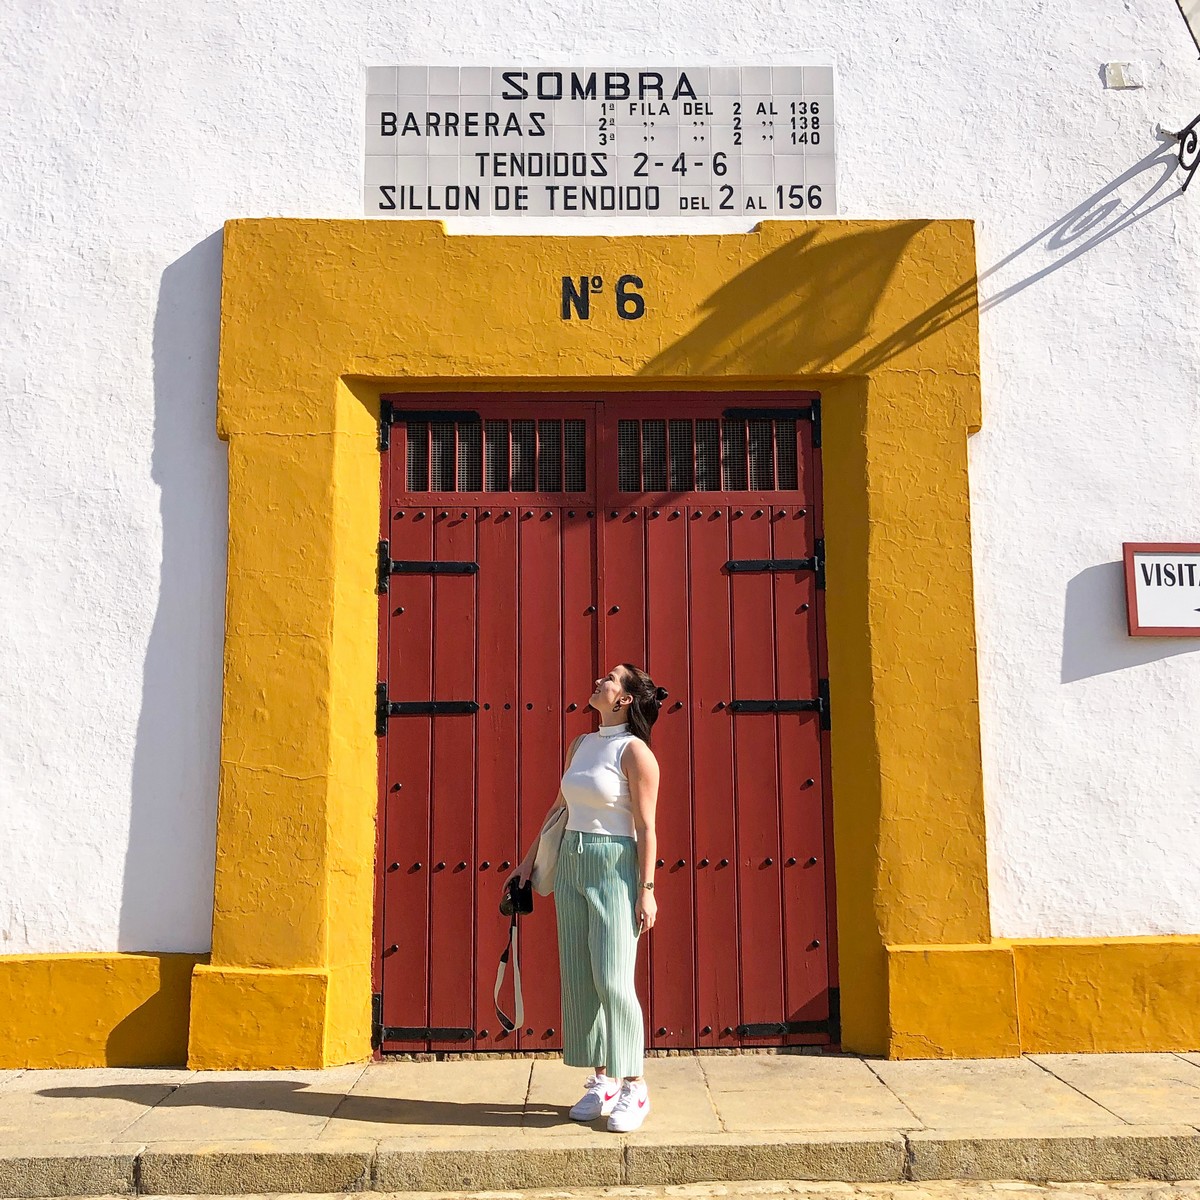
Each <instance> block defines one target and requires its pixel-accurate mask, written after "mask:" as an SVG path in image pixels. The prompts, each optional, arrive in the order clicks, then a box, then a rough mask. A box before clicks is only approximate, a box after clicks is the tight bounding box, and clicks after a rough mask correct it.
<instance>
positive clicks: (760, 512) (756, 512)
mask: <svg viewBox="0 0 1200 1200" xmlns="http://www.w3.org/2000/svg"><path fill="white" fill-rule="evenodd" d="M754 515H755V516H756V517H761V516H762V515H763V510H762V509H761V508H756V509H755V510H754Z"/></svg>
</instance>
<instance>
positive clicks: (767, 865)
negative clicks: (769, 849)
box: [763, 858, 775, 867]
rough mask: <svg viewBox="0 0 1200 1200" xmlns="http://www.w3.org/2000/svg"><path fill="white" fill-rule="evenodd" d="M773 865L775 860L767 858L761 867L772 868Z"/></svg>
mask: <svg viewBox="0 0 1200 1200" xmlns="http://www.w3.org/2000/svg"><path fill="white" fill-rule="evenodd" d="M774 865H775V860H774V859H773V858H768V859H766V861H765V862H764V863H763V866H764V867H773V866H774Z"/></svg>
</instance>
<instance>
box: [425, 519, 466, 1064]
mask: <svg viewBox="0 0 1200 1200" xmlns="http://www.w3.org/2000/svg"><path fill="white" fill-rule="evenodd" d="M433 524H434V533H433V558H434V560H435V561H438V562H474V561H475V514H474V512H473V511H472V510H468V509H465V508H457V507H456V508H445V509H436V510H434V520H433ZM476 578H477V577H476V576H474V575H435V576H434V585H433V696H434V699H435V700H474V699H475V611H476V607H475V581H476ZM432 775H433V785H432V788H431V795H432V800H433V803H432V810H433V819H432V842H431V850H430V858H431V859H432V866H431V871H432V878H431V881H430V896H431V899H430V904H431V909H432V912H434V913H436V914H437V919H436V928H435V930H434V932H433V936H431V947H430V948H431V953H430V980H429V987H430V1001H429V1023H430V1024H431V1025H435V1026H449V1027H454V1028H464V1029H465V1028H471V1029H473V1028H474V1027H475V1022H474V1012H473V1002H474V987H473V975H474V966H475V961H476V960H475V953H474V951H475V945H474V938H473V927H474V911H475V898H474V882H475V871H474V858H475V845H474V840H475V839H474V833H475V717H474V716H471V715H468V714H464V715H455V714H441V715H438V716H435V717H434V718H433V769H432ZM469 1046H470V1042H467V1043H465V1044H464V1043H463V1042H461V1041H459V1042H437V1041H434V1042H431V1043H430V1047H431V1049H434V1050H465V1049H468V1048H469Z"/></svg>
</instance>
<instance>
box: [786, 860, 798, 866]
mask: <svg viewBox="0 0 1200 1200" xmlns="http://www.w3.org/2000/svg"><path fill="white" fill-rule="evenodd" d="M787 865H788V866H789V867H794V866H795V865H796V860H795V859H794V858H789V859H788V860H787Z"/></svg>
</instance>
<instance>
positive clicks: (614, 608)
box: [608, 604, 621, 616]
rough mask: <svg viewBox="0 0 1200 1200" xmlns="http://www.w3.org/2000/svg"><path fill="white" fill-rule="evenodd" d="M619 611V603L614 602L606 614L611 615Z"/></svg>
mask: <svg viewBox="0 0 1200 1200" xmlns="http://www.w3.org/2000/svg"><path fill="white" fill-rule="evenodd" d="M620 611H621V606H620V605H619V604H614V605H613V606H612V608H610V609H609V610H608V614H609V616H612V615H613V614H614V613H619V612H620Z"/></svg>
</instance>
